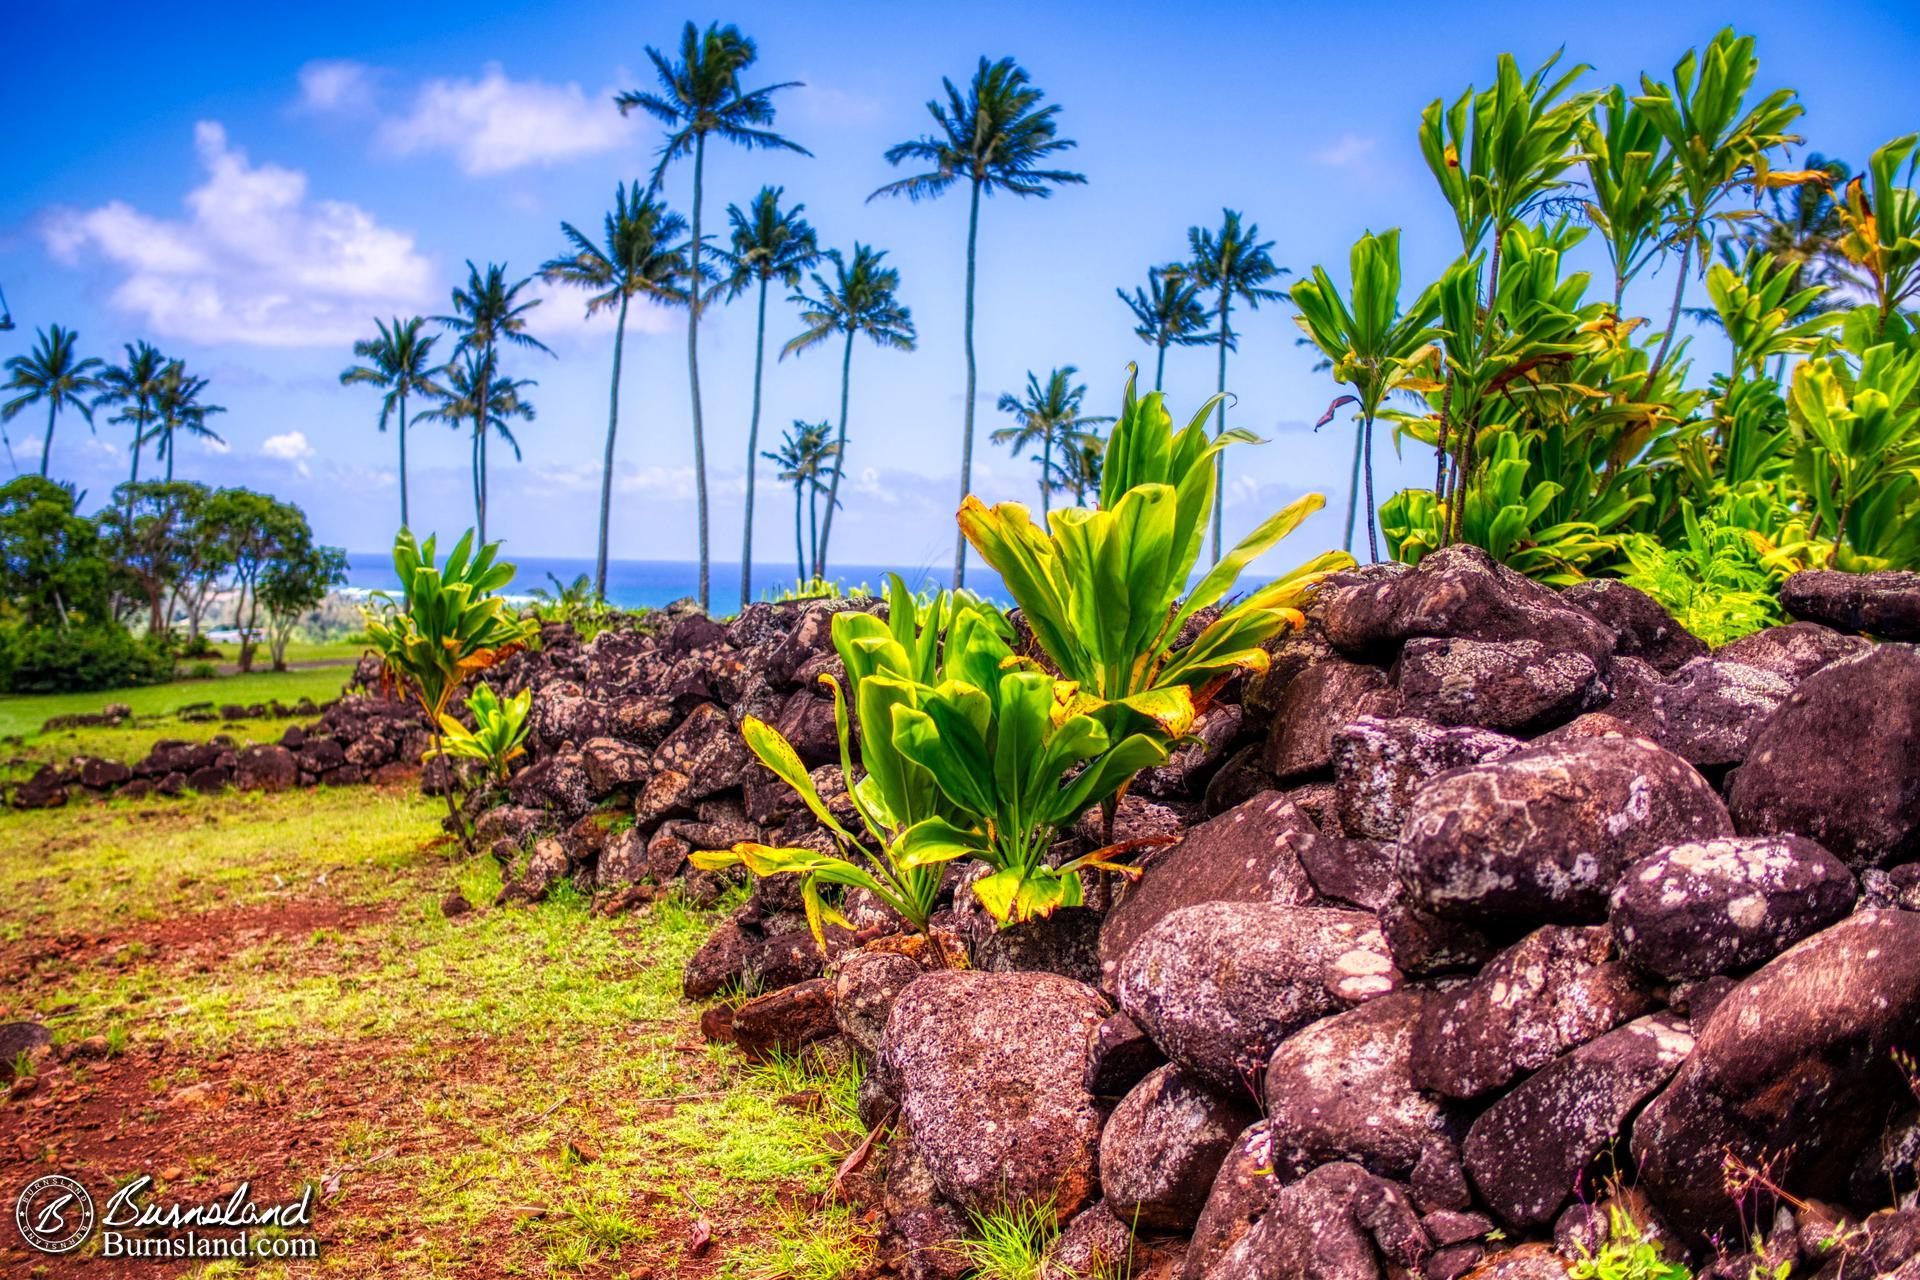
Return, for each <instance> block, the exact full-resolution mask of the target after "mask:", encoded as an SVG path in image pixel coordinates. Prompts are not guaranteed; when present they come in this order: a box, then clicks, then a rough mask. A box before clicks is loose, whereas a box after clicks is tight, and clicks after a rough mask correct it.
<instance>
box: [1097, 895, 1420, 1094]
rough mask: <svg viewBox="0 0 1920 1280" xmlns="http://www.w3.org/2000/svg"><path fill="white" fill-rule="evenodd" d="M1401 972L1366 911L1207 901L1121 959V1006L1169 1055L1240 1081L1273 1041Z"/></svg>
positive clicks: (1263, 1059)
mask: <svg viewBox="0 0 1920 1280" xmlns="http://www.w3.org/2000/svg"><path fill="white" fill-rule="evenodd" d="M1399 985H1400V973H1399V971H1398V970H1396V969H1395V968H1394V967H1393V961H1392V959H1391V958H1390V957H1389V956H1388V954H1387V944H1386V940H1385V939H1384V938H1383V937H1381V935H1380V930H1379V927H1378V925H1377V923H1376V921H1375V918H1374V916H1373V915H1372V914H1371V913H1368V912H1360V911H1340V910H1335V909H1332V908H1324V907H1286V906H1277V905H1273V904H1269V903H1254V902H1210V903H1202V904H1201V905H1199V906H1193V907H1185V908H1182V909H1181V910H1179V911H1175V912H1173V913H1172V914H1171V915H1169V916H1167V917H1166V918H1165V919H1163V920H1161V921H1160V923H1158V924H1156V925H1155V926H1154V927H1153V928H1152V929H1150V930H1148V931H1147V933H1146V934H1145V935H1144V936H1143V937H1142V938H1141V939H1140V941H1139V942H1137V943H1135V944H1134V946H1133V949H1132V950H1131V951H1129V952H1128V953H1127V956H1126V959H1125V960H1124V961H1123V962H1122V963H1121V966H1120V972H1119V996H1120V1005H1121V1007H1122V1008H1123V1009H1124V1010H1125V1011H1126V1014H1127V1016H1128V1017H1130V1018H1132V1019H1133V1020H1134V1021H1135V1022H1136V1023H1138V1024H1139V1025H1140V1027H1141V1029H1142V1030H1144V1031H1146V1033H1147V1034H1148V1035H1150V1036H1152V1037H1153V1040H1154V1043H1155V1044H1157V1045H1159V1046H1160V1049H1161V1051H1162V1052H1164V1053H1165V1054H1166V1055H1167V1057H1168V1058H1169V1059H1171V1060H1172V1061H1173V1062H1175V1063H1177V1064H1179V1065H1180V1066H1182V1067H1184V1068H1186V1069H1187V1070H1188V1071H1189V1072H1191V1073H1192V1074H1193V1075H1194V1076H1195V1077H1197V1078H1198V1079H1200V1080H1202V1081H1205V1082H1206V1083H1208V1084H1211V1085H1212V1086H1213V1087H1215V1088H1216V1089H1220V1090H1223V1091H1234V1090H1245V1089H1247V1088H1248V1087H1249V1082H1250V1081H1251V1080H1252V1079H1253V1078H1254V1077H1255V1075H1257V1073H1258V1072H1259V1071H1260V1070H1261V1069H1262V1068H1263V1067H1265V1066H1266V1063H1267V1060H1268V1058H1270V1057H1272V1055H1273V1051H1274V1050H1275V1049H1276V1048H1278V1047H1279V1045H1280V1042H1281V1041H1282V1040H1284V1039H1286V1038H1287V1037H1288V1036H1290V1035H1292V1034H1293V1033H1294V1032H1295V1031H1298V1030H1299V1029H1300V1028H1301V1027H1303V1026H1305V1025H1307V1024H1308V1023H1309V1022H1312V1021H1313V1020H1314V1019H1316V1018H1320V1017H1323V1016H1325V1015H1326V1014H1329V1013H1335V1012H1338V1011H1339V1010H1341V1009H1345V1008H1349V1007H1351V1006H1353V1005H1356V1004H1363V1003H1365V1002H1366V1001H1368V1000H1372V999H1376V998H1378V997H1380V996H1383V995H1386V994H1387V993H1388V992H1390V991H1393V990H1394V989H1395V988H1397V987H1398V986H1399Z"/></svg>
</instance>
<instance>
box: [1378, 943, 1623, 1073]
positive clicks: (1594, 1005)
mask: <svg viewBox="0 0 1920 1280" xmlns="http://www.w3.org/2000/svg"><path fill="white" fill-rule="evenodd" d="M1612 945H1613V940H1612V938H1611V936H1610V935H1609V933H1608V931H1607V929H1606V928H1604V927H1599V928H1575V927H1569V926H1563V925H1549V926H1547V927H1546V928H1544V929H1539V930H1536V931H1535V932H1533V933H1530V934H1528V935H1527V936H1526V937H1525V938H1522V939H1521V940H1520V941H1519V942H1517V943H1515V944H1514V945H1513V946H1511V947H1509V948H1507V949H1506V950H1505V951H1503V952H1501V953H1500V954H1499V955H1498V956H1496V957H1495V958H1494V959H1493V960H1492V961H1491V962H1490V963H1488V965H1487V966H1486V968H1484V969H1482V970H1481V971H1480V973H1479V975H1478V976H1476V977H1475V978H1474V979H1473V980H1472V981H1471V982H1468V983H1465V984H1463V985H1461V986H1458V987H1454V988H1452V989H1450V990H1448V991H1444V992H1441V993H1439V994H1437V995H1435V996H1434V997H1433V999H1432V1000H1431V1001H1430V1002H1428V1004H1427V1005H1426V1006H1425V1008H1424V1009H1423V1010H1422V1013H1421V1018H1420V1021H1419V1023H1418V1024H1417V1025H1416V1026H1415V1028H1414V1034H1413V1047H1412V1056H1411V1059H1410V1067H1411V1071H1412V1079H1413V1083H1414V1084H1416V1085H1418V1086H1419V1087H1421V1088H1423V1089H1432V1090H1434V1091H1435V1092H1436V1093H1440V1094H1443V1095H1445V1096H1447V1097H1449V1098H1477V1097H1479V1096H1480V1095H1482V1094H1485V1093H1488V1092H1490V1091H1492V1090H1494V1089H1498V1088H1500V1087H1501V1086H1502V1085H1505V1084H1508V1083H1511V1082H1512V1081H1513V1080H1515V1079H1517V1078H1519V1077H1520V1076H1522V1075H1524V1074H1525V1073H1527V1072H1529V1071H1533V1070H1536V1069H1537V1068H1540V1067H1544V1066H1545V1065H1546V1064H1547V1063H1549V1062H1551V1061H1553V1059H1554V1058H1556V1057H1558V1056H1559V1055H1560V1054H1561V1053H1564V1052H1565V1051H1566V1050H1568V1049H1572V1048H1576V1047H1577V1046H1579V1045H1582V1044H1585V1043H1586V1042H1587V1041H1589V1040H1592V1039H1593V1038H1594V1037H1596V1036H1598V1035H1600V1034H1602V1033H1603V1032H1606V1031H1610V1030H1612V1029H1613V1028H1614V1027H1617V1026H1619V1025H1620V1024H1621V1023H1623V1022H1626V1021H1627V1020H1629V1019H1631V1018H1637V1017H1639V1016H1640V1015H1641V1014H1643V1013H1646V1012H1648V1011H1649V1010H1650V1009H1651V1008H1652V1004H1653V1002H1652V998H1651V997H1650V996H1649V995H1648V994H1647V992H1646V991H1645V989H1644V988H1642V987H1641V985H1640V984H1639V982H1638V981H1637V980H1636V978H1635V975H1634V974H1633V972H1632V970H1631V969H1629V968H1628V966H1627V965H1626V964H1624V963H1622V962H1620V961H1618V960H1612V959H1609V958H1608V957H1609V955H1610V953H1611V951H1612Z"/></svg>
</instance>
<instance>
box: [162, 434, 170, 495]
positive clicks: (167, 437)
mask: <svg viewBox="0 0 1920 1280" xmlns="http://www.w3.org/2000/svg"><path fill="white" fill-rule="evenodd" d="M162 443H164V444H165V445H166V446H167V483H168V484H172V483H173V429H172V428H171V427H169V428H168V429H167V434H166V436H165V437H164V438H163V440H162Z"/></svg>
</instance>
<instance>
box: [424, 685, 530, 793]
mask: <svg viewBox="0 0 1920 1280" xmlns="http://www.w3.org/2000/svg"><path fill="white" fill-rule="evenodd" d="M532 704H533V690H531V689H522V690H521V691H520V692H519V693H517V694H515V695H514V696H513V697H511V698H508V699H507V700H506V701H504V702H502V701H501V700H500V695H499V694H497V693H495V692H494V691H493V688H492V686H491V685H484V684H483V685H481V686H480V687H479V688H478V689H475V690H474V691H473V692H472V693H471V694H469V695H468V696H467V710H468V711H470V712H472V713H473V728H471V729H469V728H467V726H465V725H464V724H461V723H460V722H459V721H458V720H456V719H454V718H453V717H452V716H448V715H443V716H441V717H440V732H441V735H442V736H441V742H440V747H439V750H438V754H440V755H447V756H459V757H461V758H462V759H467V760H478V761H480V762H481V763H482V764H484V765H485V766H486V768H487V772H488V773H489V774H491V775H492V776H493V777H494V778H495V779H497V780H498V781H500V782H505V781H506V780H507V769H508V767H509V766H510V765H511V764H512V763H513V762H514V760H516V759H517V758H519V757H520V756H523V755H525V754H526V753H527V748H526V745H525V744H526V740H527V709H528V708H529V707H530V706H532Z"/></svg>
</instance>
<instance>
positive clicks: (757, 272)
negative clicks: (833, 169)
mask: <svg viewBox="0 0 1920 1280" xmlns="http://www.w3.org/2000/svg"><path fill="white" fill-rule="evenodd" d="M781 191H782V188H780V187H762V188H760V194H759V195H757V196H755V197H754V198H753V205H752V207H751V208H750V209H748V210H744V211H743V210H742V209H741V208H740V206H739V205H737V204H730V205H728V206H727V221H728V222H730V223H732V224H733V247H732V248H731V249H721V250H718V251H717V252H718V253H719V254H720V257H721V260H722V261H723V262H725V263H726V265H727V267H728V269H729V271H730V273H731V274H729V275H728V277H727V289H728V292H729V294H730V295H731V296H733V297H738V296H740V294H741V293H742V292H743V291H745V290H746V289H747V288H748V287H749V286H751V285H758V286H759V291H760V299H759V321H758V324H757V327H756V328H755V329H754V337H753V416H752V417H751V418H749V419H748V420H747V513H746V532H745V535H744V536H743V537H742V539H741V545H740V607H741V608H743V609H744V608H746V605H747V601H748V599H750V598H751V596H752V594H753V480H754V472H755V470H756V467H757V463H758V461H759V457H760V374H761V371H762V369H763V367H764V366H765V364H766V354H767V285H768V284H769V283H770V282H771V281H774V280H778V281H779V282H780V283H781V284H783V285H785V286H786V287H787V288H789V289H794V288H798V287H799V285H800V273H801V272H802V271H806V270H809V269H811V268H812V267H813V266H814V264H816V263H817V262H819V261H820V244H819V241H818V240H817V239H816V238H815V237H814V234H813V228H812V227H811V226H809V225H807V220H806V219H805V218H802V217H801V216H800V214H801V213H802V212H803V211H804V210H805V209H806V207H807V206H805V205H803V204H796V205H794V206H793V208H791V209H782V208H781V207H780V194H781Z"/></svg>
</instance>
